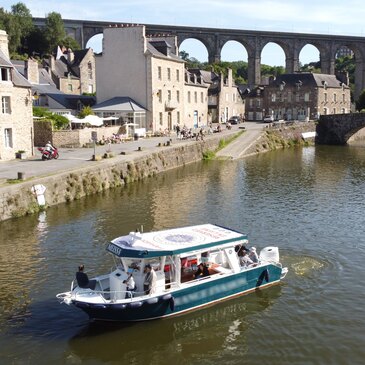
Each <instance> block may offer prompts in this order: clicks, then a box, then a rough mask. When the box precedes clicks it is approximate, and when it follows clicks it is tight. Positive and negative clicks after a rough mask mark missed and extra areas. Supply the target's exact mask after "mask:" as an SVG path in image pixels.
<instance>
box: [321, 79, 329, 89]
mask: <svg viewBox="0 0 365 365" xmlns="http://www.w3.org/2000/svg"><path fill="white" fill-rule="evenodd" d="M322 84H323V88H324V89H325V90H327V86H328V84H327V82H326V81H322Z"/></svg>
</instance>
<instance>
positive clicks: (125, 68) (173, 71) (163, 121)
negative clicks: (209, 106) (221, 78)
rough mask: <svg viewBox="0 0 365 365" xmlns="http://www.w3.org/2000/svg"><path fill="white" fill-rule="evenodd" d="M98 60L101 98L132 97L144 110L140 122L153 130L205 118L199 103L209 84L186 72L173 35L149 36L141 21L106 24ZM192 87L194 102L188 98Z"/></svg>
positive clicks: (97, 75)
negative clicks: (142, 119) (134, 23)
mask: <svg viewBox="0 0 365 365" xmlns="http://www.w3.org/2000/svg"><path fill="white" fill-rule="evenodd" d="M95 60H96V68H97V72H96V78H97V79H96V83H97V85H98V87H97V91H96V96H97V102H98V104H99V103H103V102H105V101H107V100H111V99H113V98H116V97H117V98H118V97H129V98H131V99H132V100H134V101H135V102H136V103H137V104H138V105H140V106H142V107H143V108H144V109H145V110H146V119H145V121H144V124H142V122H141V121H140V124H139V127H140V128H146V130H147V131H152V132H157V131H165V130H172V129H173V128H174V126H176V125H177V124H181V125H184V124H185V125H186V126H187V127H193V126H194V123H195V122H196V121H198V123H199V121H200V122H201V123H202V124H207V112H206V109H205V108H204V106H203V105H199V104H202V103H201V100H202V98H201V93H202V92H203V102H206V95H207V86H205V89H204V85H203V84H202V83H201V82H200V81H199V80H198V79H196V80H195V79H191V78H190V77H189V76H188V77H186V75H185V63H184V61H183V60H182V59H181V58H180V57H179V56H178V47H177V39H176V37H175V36H167V35H157V36H153V37H152V36H151V37H147V36H146V34H145V27H144V26H141V25H136V26H126V27H110V28H106V29H104V40H103V51H102V53H101V54H100V55H97V56H96V59H95ZM188 89H189V90H188ZM204 90H205V91H204ZM189 93H190V97H191V99H190V100H191V102H190V103H189V102H188V101H187V100H185V98H188V97H189ZM195 93H196V94H197V99H196V100H197V101H196V102H195ZM198 95H199V97H198ZM189 115H190V117H189Z"/></svg>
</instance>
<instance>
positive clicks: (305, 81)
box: [246, 72, 351, 121]
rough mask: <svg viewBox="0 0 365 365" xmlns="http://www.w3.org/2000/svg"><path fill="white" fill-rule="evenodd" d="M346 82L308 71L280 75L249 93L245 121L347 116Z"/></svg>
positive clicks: (348, 91) (348, 103)
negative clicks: (333, 115) (264, 118)
mask: <svg viewBox="0 0 365 365" xmlns="http://www.w3.org/2000/svg"><path fill="white" fill-rule="evenodd" d="M340 78H342V80H340ZM347 83H348V82H347V79H346V77H343V75H337V76H335V75H327V74H314V73H310V72H303V73H294V74H283V75H280V76H278V77H277V78H276V79H272V80H271V81H270V83H269V85H267V86H265V87H257V88H255V89H254V90H252V91H251V92H250V93H249V94H248V96H247V99H246V104H247V113H246V118H247V119H248V120H262V118H263V117H265V116H269V115H271V116H273V117H274V119H275V120H280V119H284V120H299V121H305V120H310V119H311V120H314V119H318V117H319V116H320V115H326V114H342V113H350V108H351V96H350V88H349V87H348V86H347ZM260 117H261V118H260Z"/></svg>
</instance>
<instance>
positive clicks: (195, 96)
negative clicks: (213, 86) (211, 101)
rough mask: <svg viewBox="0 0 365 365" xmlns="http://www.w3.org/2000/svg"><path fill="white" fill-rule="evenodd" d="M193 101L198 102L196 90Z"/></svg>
mask: <svg viewBox="0 0 365 365" xmlns="http://www.w3.org/2000/svg"><path fill="white" fill-rule="evenodd" d="M194 102H195V103H197V102H198V93H197V92H196V91H194Z"/></svg>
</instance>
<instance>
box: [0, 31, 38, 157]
mask: <svg viewBox="0 0 365 365" xmlns="http://www.w3.org/2000/svg"><path fill="white" fill-rule="evenodd" d="M8 57H9V52H8V42H7V34H6V32H4V31H2V30H0V160H12V159H15V157H16V153H17V152H19V151H24V152H25V155H26V156H28V157H29V156H32V155H33V140H32V134H33V112H32V92H31V85H30V84H29V83H28V82H27V81H26V80H25V79H24V78H23V77H22V76H21V75H20V74H19V73H17V71H16V70H15V68H14V67H13V65H12V64H11V62H10V60H9V58H8Z"/></svg>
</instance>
